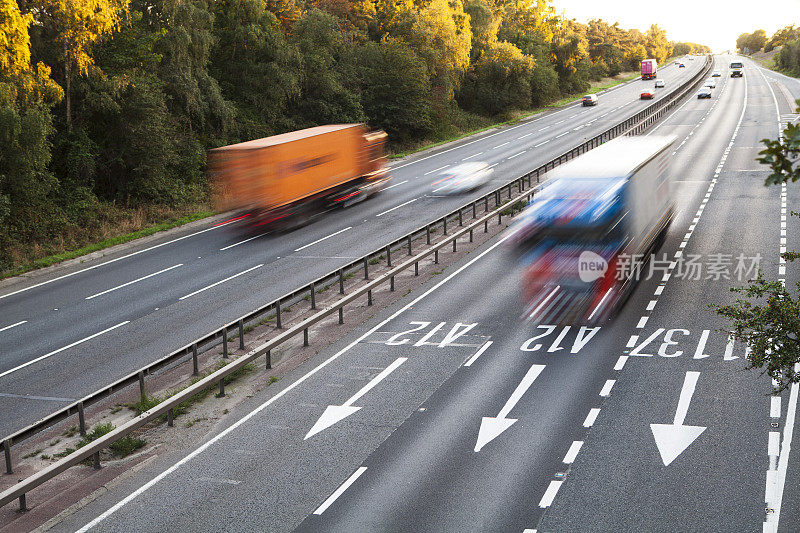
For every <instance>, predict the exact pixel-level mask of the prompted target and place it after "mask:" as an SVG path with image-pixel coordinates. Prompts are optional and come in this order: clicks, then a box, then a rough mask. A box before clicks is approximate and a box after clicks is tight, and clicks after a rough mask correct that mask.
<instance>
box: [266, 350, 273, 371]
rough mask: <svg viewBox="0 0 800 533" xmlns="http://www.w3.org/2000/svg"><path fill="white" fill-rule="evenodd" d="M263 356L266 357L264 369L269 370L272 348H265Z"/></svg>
mask: <svg viewBox="0 0 800 533" xmlns="http://www.w3.org/2000/svg"><path fill="white" fill-rule="evenodd" d="M265 358H266V369H267V370H269V369H270V368H272V350H267V353H266V354H265Z"/></svg>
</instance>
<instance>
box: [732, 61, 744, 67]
mask: <svg viewBox="0 0 800 533" xmlns="http://www.w3.org/2000/svg"><path fill="white" fill-rule="evenodd" d="M731 68H742V64H741V63H739V62H734V63H731Z"/></svg>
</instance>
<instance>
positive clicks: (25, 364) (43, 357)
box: [0, 320, 130, 378]
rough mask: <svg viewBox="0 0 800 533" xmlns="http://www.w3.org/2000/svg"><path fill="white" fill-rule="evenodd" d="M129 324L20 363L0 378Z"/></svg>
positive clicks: (122, 323)
mask: <svg viewBox="0 0 800 533" xmlns="http://www.w3.org/2000/svg"><path fill="white" fill-rule="evenodd" d="M129 322H130V320H125V321H124V322H120V323H119V324H117V325H116V326H111V327H110V328H107V329H104V330H103V331H98V332H97V333H94V334H92V335H89V336H88V337H86V338H84V339H81V340H79V341H75V342H73V343H72V344H68V345H66V346H62V347H61V348H59V349H57V350H53V351H52V352H49V353H46V354H44V355H40V356H39V357H37V358H36V359H31V360H30V361H27V362H25V363H22V364H21V365H19V366H15V367H14V368H11V369H9V370H6V371H5V372H2V373H0V378H2V377H3V376H7V375H9V374H11V373H12V372H16V371H17V370H20V369H23V368H25V367H26V366H30V365H32V364H33V363H38V362H39V361H41V360H43V359H47V358H48V357H50V356H53V355H55V354H57V353H61V352H63V351H64V350H68V349H70V348H72V347H73V346H77V345H79V344H81V343H84V342H86V341H88V340H92V339H94V338H95V337H99V336H100V335H102V334H103V333H108V332H109V331H111V330H113V329H117V328H118V327H120V326H124V325H125V324H127V323H129Z"/></svg>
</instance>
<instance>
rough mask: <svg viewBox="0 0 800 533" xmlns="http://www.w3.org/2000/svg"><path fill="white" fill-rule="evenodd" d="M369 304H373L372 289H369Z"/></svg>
mask: <svg viewBox="0 0 800 533" xmlns="http://www.w3.org/2000/svg"><path fill="white" fill-rule="evenodd" d="M367 305H372V289H370V290H368V291H367Z"/></svg>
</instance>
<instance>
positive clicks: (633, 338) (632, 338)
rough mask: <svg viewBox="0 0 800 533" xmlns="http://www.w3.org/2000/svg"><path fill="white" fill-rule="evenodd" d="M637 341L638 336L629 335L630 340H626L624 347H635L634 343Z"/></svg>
mask: <svg viewBox="0 0 800 533" xmlns="http://www.w3.org/2000/svg"><path fill="white" fill-rule="evenodd" d="M638 341H639V335H631V338H630V339H628V344H626V345H625V347H626V348H633V347H634V346H636V343H637V342H638Z"/></svg>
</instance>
